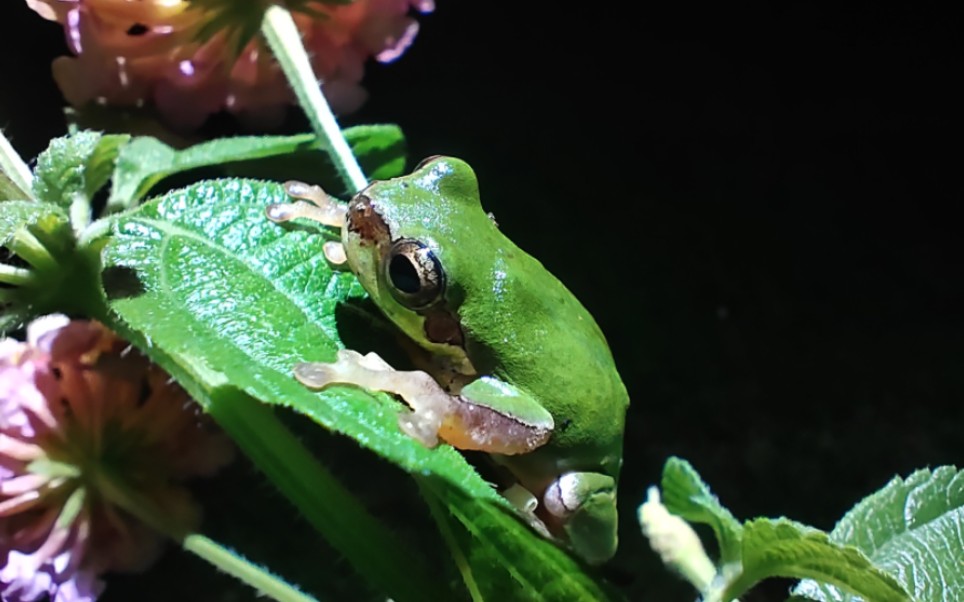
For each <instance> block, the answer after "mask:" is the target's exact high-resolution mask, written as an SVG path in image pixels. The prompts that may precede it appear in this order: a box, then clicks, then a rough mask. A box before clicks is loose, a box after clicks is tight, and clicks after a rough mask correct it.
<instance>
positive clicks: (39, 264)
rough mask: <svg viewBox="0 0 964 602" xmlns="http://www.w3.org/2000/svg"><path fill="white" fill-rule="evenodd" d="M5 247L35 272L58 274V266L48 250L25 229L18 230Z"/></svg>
mask: <svg viewBox="0 0 964 602" xmlns="http://www.w3.org/2000/svg"><path fill="white" fill-rule="evenodd" d="M7 247H8V248H9V249H10V250H11V251H13V253H14V255H17V256H18V257H20V259H23V260H24V261H26V262H27V263H29V264H30V265H32V266H33V267H35V268H37V270H41V271H44V272H58V271H59V270H60V266H59V264H58V263H57V260H56V259H54V257H53V255H51V254H50V250H49V249H48V248H47V247H46V246H45V245H44V243H43V242H41V241H40V239H38V238H37V237H36V236H34V235H33V233H32V232H30V230H28V229H27V228H26V227H23V228H19V229H18V230H17V231H16V232H15V233H14V235H13V238H11V239H10V242H8V243H7Z"/></svg>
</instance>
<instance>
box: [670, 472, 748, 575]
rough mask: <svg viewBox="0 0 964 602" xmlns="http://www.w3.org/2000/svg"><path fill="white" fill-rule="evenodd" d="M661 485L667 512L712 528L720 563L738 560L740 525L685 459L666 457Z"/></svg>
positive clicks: (741, 528) (740, 535) (741, 529)
mask: <svg viewBox="0 0 964 602" xmlns="http://www.w3.org/2000/svg"><path fill="white" fill-rule="evenodd" d="M661 488H662V496H663V505H664V506H666V508H667V509H668V510H669V511H670V512H672V513H673V514H675V515H677V516H680V517H682V518H684V519H686V520H688V521H690V522H693V523H702V524H706V525H709V526H710V527H711V528H712V529H713V532H714V533H715V534H716V539H717V541H718V542H719V546H720V556H721V558H720V560H721V562H722V563H723V564H729V563H732V562H739V561H740V549H741V544H740V539H741V537H742V531H743V527H741V526H740V523H739V522H738V521H737V520H736V519H735V518H734V517H733V515H732V514H730V511H729V510H727V509H726V508H724V507H723V506H721V505H720V502H719V500H718V499H717V498H716V496H715V495H713V494H712V492H710V488H709V486H707V485H706V483H704V482H703V480H702V479H701V478H700V475H699V474H698V473H697V472H696V470H695V469H694V468H693V467H692V466H691V465H690V463H689V462H687V461H686V460H683V459H681V458H676V457H671V458H670V459H668V460H667V461H666V465H665V466H664V467H663V481H662V487H661Z"/></svg>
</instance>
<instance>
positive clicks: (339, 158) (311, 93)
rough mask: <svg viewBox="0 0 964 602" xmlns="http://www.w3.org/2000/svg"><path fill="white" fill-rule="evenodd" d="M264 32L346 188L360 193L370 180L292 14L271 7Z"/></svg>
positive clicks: (265, 17) (264, 21)
mask: <svg viewBox="0 0 964 602" xmlns="http://www.w3.org/2000/svg"><path fill="white" fill-rule="evenodd" d="M261 33H262V34H263V35H264V37H265V39H266V40H267V41H268V46H270V47H271V51H272V52H273V53H274V56H275V58H276V59H277V60H278V64H280V65H281V68H282V70H283V71H284V73H285V77H287V79H288V84H289V85H290V86H291V88H292V89H293V90H294V91H295V95H296V96H297V97H298V102H299V103H301V108H302V109H304V111H305V114H306V115H307V116H308V120H309V121H311V127H312V128H313V129H314V131H315V134H316V135H317V136H318V137H319V138H320V139H321V140H322V141H324V143H325V145H326V146H327V147H328V152H329V154H330V155H331V159H332V161H333V162H334V164H335V168H336V169H337V170H338V175H339V176H340V177H341V179H342V181H343V182H344V183H345V186H346V187H347V188H348V190H349V191H351V192H357V191H359V190H361V189H362V188H364V187H365V186H367V185H368V178H366V177H365V174H364V173H362V170H361V167H360V166H359V165H358V160H357V159H355V155H354V154H353V153H352V152H351V147H349V146H348V142H347V141H346V140H345V137H344V136H343V135H342V133H341V129H340V128H339V127H338V122H337V121H336V120H335V115H334V113H332V112H331V107H329V106H328V101H327V100H325V96H324V94H322V93H321V87H320V86H319V81H318V78H317V77H316V76H315V73H314V72H313V71H312V69H311V62H310V61H309V60H308V53H307V52H306V51H305V46H304V44H302V43H301V34H300V33H299V31H298V28H297V27H296V26H295V22H294V20H293V19H292V18H291V13H290V12H288V10H287V9H285V8H282V7H281V6H277V5H274V6H271V7H269V8H268V10H267V11H265V14H264V20H263V21H262V23H261Z"/></svg>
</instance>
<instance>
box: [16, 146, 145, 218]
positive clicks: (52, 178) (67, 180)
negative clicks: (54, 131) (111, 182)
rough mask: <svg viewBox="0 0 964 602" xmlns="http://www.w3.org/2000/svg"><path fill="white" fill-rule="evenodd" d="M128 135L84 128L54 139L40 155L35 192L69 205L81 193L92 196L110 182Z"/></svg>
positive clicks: (66, 205)
mask: <svg viewBox="0 0 964 602" xmlns="http://www.w3.org/2000/svg"><path fill="white" fill-rule="evenodd" d="M128 139H129V136H126V135H120V134H111V135H107V136H104V135H101V134H100V133H98V132H92V131H82V132H78V133H76V134H72V135H70V136H64V137H62V138H56V139H54V140H52V141H51V142H50V146H48V147H47V150H45V151H44V152H42V153H41V154H40V156H39V157H37V168H36V170H34V185H33V186H34V194H36V196H37V198H38V199H39V200H41V201H46V202H48V203H54V204H57V205H60V206H61V207H69V206H70V205H71V204H72V203H73V202H74V200H75V198H76V197H77V196H78V195H82V196H83V197H84V198H86V199H87V200H89V199H90V198H91V197H92V196H93V195H94V193H96V192H97V191H98V190H99V189H100V187H101V186H103V185H104V184H105V183H107V179H108V176H109V174H110V172H111V170H113V167H114V161H115V160H116V159H117V155H118V152H119V150H120V148H121V147H122V146H123V145H124V143H125V142H127V140H128Z"/></svg>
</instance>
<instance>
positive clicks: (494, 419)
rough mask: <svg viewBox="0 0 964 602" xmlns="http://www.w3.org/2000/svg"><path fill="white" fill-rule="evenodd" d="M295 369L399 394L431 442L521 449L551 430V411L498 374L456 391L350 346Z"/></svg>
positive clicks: (414, 433) (408, 418) (404, 420)
mask: <svg viewBox="0 0 964 602" xmlns="http://www.w3.org/2000/svg"><path fill="white" fill-rule="evenodd" d="M294 372H295V378H297V379H298V380H299V381H300V382H301V383H302V384H303V385H305V386H307V387H309V388H311V389H322V388H324V387H327V386H328V385H332V384H352V385H356V386H359V387H363V388H366V389H372V390H375V391H385V392H387V393H394V394H395V395H398V396H399V397H401V398H402V399H403V400H404V401H405V403H406V404H408V406H409V407H410V408H411V412H406V413H403V414H402V415H401V416H399V419H398V423H399V426H400V427H401V429H402V430H403V431H404V432H405V433H407V434H408V435H410V436H411V437H413V438H415V439H417V440H419V441H420V442H422V443H423V444H424V445H426V446H428V447H434V446H435V445H437V444H438V440H439V438H441V439H443V440H444V441H446V442H447V443H449V444H451V445H453V446H455V447H457V448H459V449H473V450H480V451H485V452H489V453H496V454H506V455H510V454H519V453H525V452H528V451H531V450H533V449H535V448H536V447H539V446H540V445H542V444H543V443H545V442H546V441H547V440H548V438H549V435H550V434H551V431H552V426H553V422H552V416H551V415H550V414H549V412H548V411H546V410H545V409H544V408H542V406H539V405H538V404H536V403H535V402H534V401H531V400H530V398H528V397H524V398H523V399H521V400H520V399H517V398H518V397H519V396H522V395H523V394H522V393H521V392H519V391H518V390H516V389H515V388H514V387H511V386H509V385H506V384H504V383H500V382H499V381H496V380H494V379H489V378H480V379H477V380H475V381H473V382H472V383H470V384H469V385H468V386H466V387H464V388H463V389H462V391H461V394H459V395H451V394H449V393H448V392H446V391H445V390H444V389H443V388H442V387H441V386H439V384H438V383H437V382H436V381H435V379H434V378H432V377H431V376H430V375H429V374H428V373H426V372H422V371H420V370H413V371H398V370H394V369H392V367H391V366H389V365H388V364H387V363H386V362H385V361H384V360H383V359H382V358H380V357H378V355H376V354H374V353H369V354H368V355H364V356H363V355H361V354H359V353H357V352H355V351H351V350H347V349H345V350H341V351H339V352H338V357H337V361H335V362H333V363H327V364H322V363H311V364H298V365H297V366H295V370H294ZM530 406H534V407H530Z"/></svg>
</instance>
